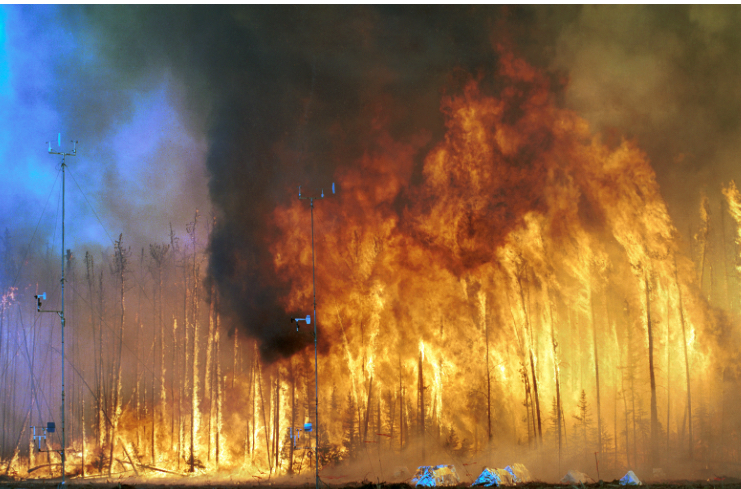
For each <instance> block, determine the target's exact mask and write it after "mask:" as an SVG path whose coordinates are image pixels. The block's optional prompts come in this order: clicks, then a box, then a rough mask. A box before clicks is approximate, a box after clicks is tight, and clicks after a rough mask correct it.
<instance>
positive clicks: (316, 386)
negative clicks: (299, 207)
mask: <svg viewBox="0 0 741 489" xmlns="http://www.w3.org/2000/svg"><path fill="white" fill-rule="evenodd" d="M310 203H311V281H312V286H313V289H314V395H315V401H316V409H315V411H314V416H315V418H314V424H315V429H316V439H315V442H314V462H315V463H314V465H315V468H316V489H319V364H318V362H317V329H316V271H315V270H316V264H315V258H314V199H311V200H310Z"/></svg>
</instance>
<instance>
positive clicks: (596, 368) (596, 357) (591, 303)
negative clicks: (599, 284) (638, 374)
mask: <svg viewBox="0 0 741 489" xmlns="http://www.w3.org/2000/svg"><path fill="white" fill-rule="evenodd" d="M587 287H589V284H587ZM589 308H590V316H591V319H592V345H593V346H594V379H595V384H596V388H597V446H598V451H599V454H600V456H601V455H602V404H601V403H600V388H599V350H598V349H597V322H596V320H595V317H594V297H593V294H592V293H591V292H590V294H589ZM652 373H653V371H652Z"/></svg>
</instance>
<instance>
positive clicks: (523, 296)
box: [517, 274, 543, 445]
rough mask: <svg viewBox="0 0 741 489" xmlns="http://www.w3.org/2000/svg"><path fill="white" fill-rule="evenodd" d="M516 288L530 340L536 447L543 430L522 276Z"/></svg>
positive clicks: (541, 439)
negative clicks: (536, 426) (536, 423)
mask: <svg viewBox="0 0 741 489" xmlns="http://www.w3.org/2000/svg"><path fill="white" fill-rule="evenodd" d="M517 286H518V288H519V289H520V301H521V302H522V314H523V316H524V317H525V328H526V329H527V334H528V336H529V338H530V345H529V356H530V370H531V371H532V377H533V396H534V398H535V399H534V400H535V406H534V408H535V413H536V414H537V420H538V431H537V432H536V436H537V440H536V445H539V444H540V443H542V441H543V430H542V425H541V420H540V398H539V396H538V377H537V375H536V372H535V355H534V353H533V349H534V345H533V331H532V325H531V324H530V314H529V313H528V310H527V306H526V304H527V303H526V302H525V293H524V291H523V287H522V276H521V274H518V275H517Z"/></svg>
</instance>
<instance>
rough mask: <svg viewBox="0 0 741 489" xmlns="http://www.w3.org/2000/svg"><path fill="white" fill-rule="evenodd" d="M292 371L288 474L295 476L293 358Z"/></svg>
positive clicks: (294, 377)
mask: <svg viewBox="0 0 741 489" xmlns="http://www.w3.org/2000/svg"><path fill="white" fill-rule="evenodd" d="M290 362H291V363H290V365H291V370H290V373H289V375H290V376H291V446H290V448H289V450H288V474H289V475H293V445H294V440H295V438H294V437H295V436H296V371H295V367H294V365H293V358H291V360H290Z"/></svg>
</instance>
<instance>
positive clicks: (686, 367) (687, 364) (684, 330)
mask: <svg viewBox="0 0 741 489" xmlns="http://www.w3.org/2000/svg"><path fill="white" fill-rule="evenodd" d="M674 281H675V282H676V284H677V294H678V298H679V321H680V322H681V323H682V344H683V345H684V371H685V378H686V379H687V418H688V428H689V458H690V460H692V458H693V447H694V445H695V443H694V440H693V438H692V391H691V388H690V362H689V354H688V352H687V327H686V326H685V321H684V306H683V304H682V289H681V287H680V285H679V274H678V272H677V259H676V258H674Z"/></svg>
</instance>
